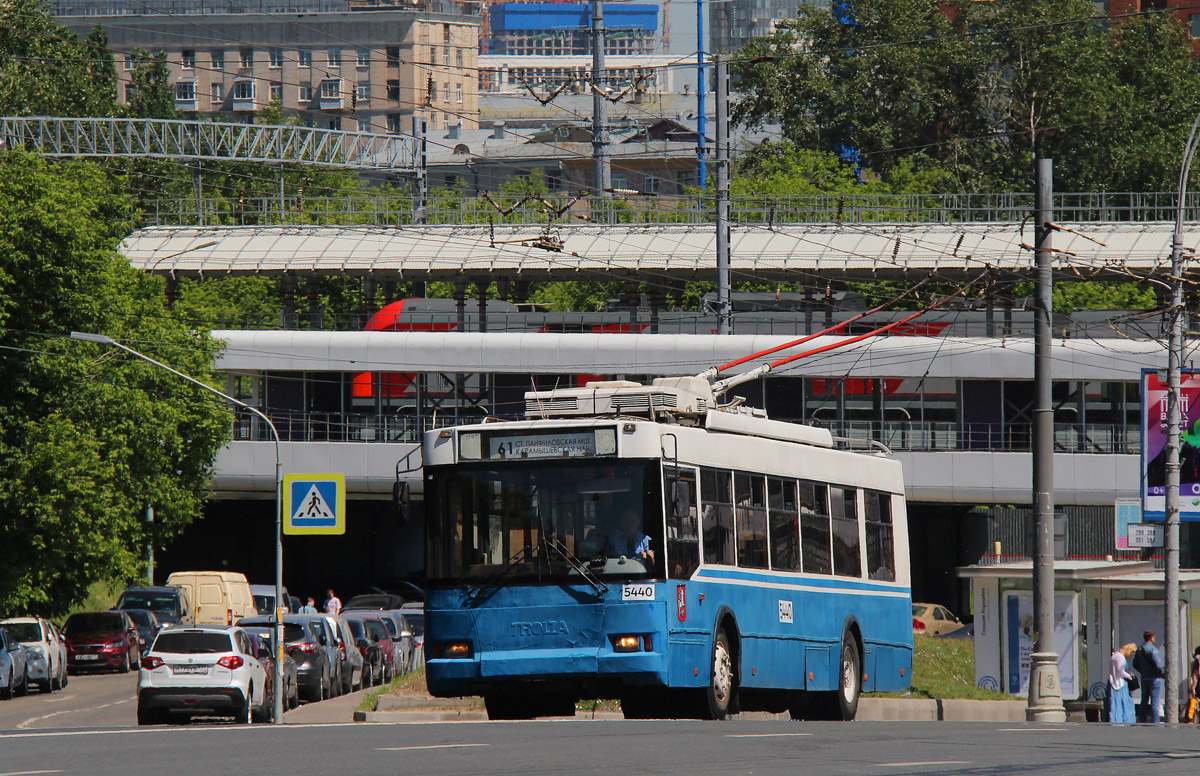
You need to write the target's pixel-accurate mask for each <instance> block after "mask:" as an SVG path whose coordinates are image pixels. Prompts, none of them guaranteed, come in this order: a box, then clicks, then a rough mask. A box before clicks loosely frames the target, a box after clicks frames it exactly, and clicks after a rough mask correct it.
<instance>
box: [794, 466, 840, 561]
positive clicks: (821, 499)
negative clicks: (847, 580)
mask: <svg viewBox="0 0 1200 776" xmlns="http://www.w3.org/2000/svg"><path fill="white" fill-rule="evenodd" d="M828 496H829V487H828V486H827V485H822V484H820V483H816V482H805V481H803V480H801V482H800V549H801V553H802V555H803V558H804V560H803V564H802V565H803V569H804V571H805V572H807V573H809V574H832V573H833V561H832V558H831V557H830V550H829V542H830V536H829V534H830V531H829V498H828Z"/></svg>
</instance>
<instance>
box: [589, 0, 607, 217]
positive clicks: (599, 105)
mask: <svg viewBox="0 0 1200 776" xmlns="http://www.w3.org/2000/svg"><path fill="white" fill-rule="evenodd" d="M604 83H605V78H604V4H603V3H602V2H600V0H592V188H593V189H594V193H595V195H596V196H597V197H603V196H607V194H608V192H609V190H610V189H612V171H611V170H610V169H609V166H608V99H607V98H606V97H605V94H604Z"/></svg>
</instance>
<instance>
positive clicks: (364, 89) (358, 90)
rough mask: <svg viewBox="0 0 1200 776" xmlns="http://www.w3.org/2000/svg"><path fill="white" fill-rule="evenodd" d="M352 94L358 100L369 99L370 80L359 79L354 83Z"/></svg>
mask: <svg viewBox="0 0 1200 776" xmlns="http://www.w3.org/2000/svg"><path fill="white" fill-rule="evenodd" d="M354 96H355V98H357V99H359V100H369V99H371V82H370V81H359V82H358V83H356V84H355V85H354Z"/></svg>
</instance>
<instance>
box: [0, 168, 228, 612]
mask: <svg viewBox="0 0 1200 776" xmlns="http://www.w3.org/2000/svg"><path fill="white" fill-rule="evenodd" d="M127 207H128V204H127V203H126V202H124V197H123V196H122V195H120V194H119V193H118V192H116V191H115V190H114V189H113V187H112V185H111V184H110V182H109V181H108V180H107V179H106V178H105V176H104V175H103V174H102V173H100V172H99V171H98V170H97V169H96V168H95V167H93V166H91V165H86V164H65V165H52V164H50V163H47V162H45V161H43V160H41V159H40V158H38V157H35V156H30V155H27V154H24V153H22V152H18V151H9V152H7V153H5V154H3V155H0V355H2V356H3V358H0V385H4V386H5V387H6V390H5V391H4V392H3V394H0V511H2V512H3V514H4V515H5V518H4V520H2V521H0V610H4V611H8V612H19V611H30V610H35V609H37V610H41V611H45V612H49V613H60V612H62V611H63V610H64V609H65V608H66V607H68V606H69V605H70V604H71V603H72V602H74V601H78V600H80V599H81V598H82V597H83V596H84V595H85V592H86V589H87V586H88V585H89V584H90V583H91V582H94V581H96V580H98V579H114V580H122V581H123V580H127V579H132V578H135V577H136V576H137V575H138V574H139V573H140V570H141V569H140V566H141V563H140V559H141V558H142V557H143V555H144V552H145V543H146V540H147V536H146V535H145V524H144V523H143V522H142V520H141V516H142V514H143V511H144V509H145V507H146V505H147V504H152V505H154V507H155V511H156V522H155V524H154V527H155V532H156V533H155V537H154V540H155V543H156V544H158V545H160V546H161V545H162V544H163V543H165V542H166V541H169V540H170V539H171V538H172V537H173V536H175V535H177V534H178V533H179V531H181V530H182V529H183V528H184V527H185V526H186V525H187V524H188V523H189V522H190V521H191V520H193V519H194V518H196V517H198V516H199V515H200V510H201V506H202V504H203V501H204V499H205V497H206V490H207V482H208V478H209V477H210V475H211V472H212V465H213V460H214V458H215V456H216V453H217V451H218V450H219V449H220V448H221V446H222V445H223V444H224V443H225V442H226V441H227V439H228V434H229V425H230V419H229V415H228V414H227V413H226V412H225V411H224V409H223V408H221V407H220V406H219V405H218V404H216V403H215V402H213V401H212V398H211V396H209V395H208V394H206V393H204V392H202V391H200V390H199V389H197V388H195V386H190V385H189V384H187V383H185V382H184V381H181V380H179V379H178V378H176V377H174V376H173V375H171V374H169V373H167V372H166V371H165V370H162V369H159V368H157V367H153V366H151V365H149V364H146V363H145V362H142V361H140V360H137V359H132V358H130V357H127V356H125V355H123V354H121V353H120V352H119V351H115V350H111V349H107V350H106V349H104V348H103V347H102V346H97V345H93V344H90V343H84V342H78V341H73V340H69V339H67V338H66V335H67V334H68V333H69V332H70V331H72V330H84V331H94V332H102V333H106V334H109V335H111V336H113V337H115V338H117V339H119V340H121V341H123V342H127V343H129V344H130V345H131V346H132V347H135V348H137V349H138V350H141V351H143V352H146V353H147V354H148V355H151V356H153V357H156V358H158V359H159V360H162V361H164V362H166V363H169V364H171V365H173V366H174V367H176V368H177V369H180V370H181V371H183V372H185V373H187V374H190V375H193V376H196V377H197V378H200V379H206V378H208V379H211V375H212V370H213V367H214V364H215V358H216V353H217V350H218V347H217V343H215V342H214V341H213V340H212V338H211V337H210V336H209V335H208V334H207V333H206V332H204V331H200V330H196V329H193V328H190V327H188V326H186V325H184V324H181V323H179V322H178V321H177V320H176V319H175V318H173V317H171V316H169V315H168V314H167V311H166V310H165V309H164V303H163V294H162V284H161V281H160V280H157V279H153V278H149V277H147V276H145V275H144V274H142V273H140V272H136V271H134V270H133V269H132V268H131V267H130V266H129V265H128V263H127V262H126V261H125V260H124V259H123V258H121V257H120V256H119V254H118V253H117V251H116V246H117V243H118V241H119V240H120V239H121V238H123V237H124V236H125V235H127V234H128V230H129V224H128V222H126V221H125V220H124V215H125V213H126V212H127Z"/></svg>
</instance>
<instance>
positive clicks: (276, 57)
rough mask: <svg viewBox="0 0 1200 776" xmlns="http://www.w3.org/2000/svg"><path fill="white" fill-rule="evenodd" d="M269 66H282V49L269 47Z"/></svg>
mask: <svg viewBox="0 0 1200 776" xmlns="http://www.w3.org/2000/svg"><path fill="white" fill-rule="evenodd" d="M271 67H283V49H277V48H273V49H271Z"/></svg>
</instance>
